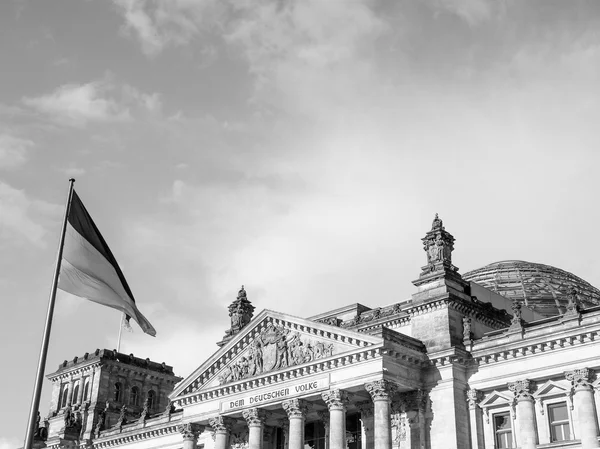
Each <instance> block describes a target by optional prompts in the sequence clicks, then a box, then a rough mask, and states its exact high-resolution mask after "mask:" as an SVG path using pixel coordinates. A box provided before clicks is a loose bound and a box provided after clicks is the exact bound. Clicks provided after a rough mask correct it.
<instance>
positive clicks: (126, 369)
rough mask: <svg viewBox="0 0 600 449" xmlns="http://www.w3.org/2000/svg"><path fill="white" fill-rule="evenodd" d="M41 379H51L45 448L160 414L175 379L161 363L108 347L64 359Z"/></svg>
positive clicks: (178, 379)
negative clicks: (56, 367)
mask: <svg viewBox="0 0 600 449" xmlns="http://www.w3.org/2000/svg"><path fill="white" fill-rule="evenodd" d="M47 378H48V379H49V380H50V381H52V383H53V388H52V398H51V401H50V410H49V414H48V418H47V420H46V421H47V422H46V429H47V442H46V445H47V446H48V447H49V446H52V445H54V444H60V445H61V447H62V446H65V447H70V444H69V442H76V441H91V440H92V439H94V438H97V437H98V436H99V434H100V433H101V432H102V431H103V430H105V429H108V428H110V427H112V426H114V425H115V424H117V423H119V422H120V423H121V424H124V423H127V422H131V421H134V420H138V419H140V417H142V415H144V417H150V416H151V415H155V414H159V413H162V412H163V411H164V410H165V408H167V407H168V406H169V399H168V395H169V394H170V393H171V391H173V388H174V387H175V384H176V383H177V382H179V381H180V380H181V378H180V377H177V376H175V375H174V374H173V368H172V367H171V366H168V365H166V364H165V363H157V362H153V361H151V360H149V359H141V358H138V357H134V355H133V354H130V355H126V354H122V353H120V352H117V351H111V350H109V349H102V350H101V349H96V351H95V352H93V353H92V354H89V353H86V354H85V355H84V356H83V357H75V358H74V359H73V360H71V361H67V360H65V361H64V362H63V363H61V364H60V365H59V367H58V370H57V371H55V372H54V373H52V374H49V375H48V376H47ZM71 445H72V444H71Z"/></svg>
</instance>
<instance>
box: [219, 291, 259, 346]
mask: <svg viewBox="0 0 600 449" xmlns="http://www.w3.org/2000/svg"><path fill="white" fill-rule="evenodd" d="M253 314H254V306H253V305H252V303H251V302H250V301H249V300H248V298H247V296H246V290H245V289H244V286H243V285H242V288H241V289H240V291H239V292H238V295H237V298H236V300H235V301H233V302H232V303H231V304H230V305H229V317H230V318H231V327H230V328H229V329H228V330H226V331H225V338H223V340H222V341H221V342H219V343H217V344H218V345H219V346H222V345H223V344H225V343H226V342H227V341H228V340H230V339H231V337H233V336H234V335H236V334H238V333H239V332H240V331H241V330H242V329H243V328H244V327H245V326H246V325H247V324H248V323H249V322H250V320H251V319H252V316H253Z"/></svg>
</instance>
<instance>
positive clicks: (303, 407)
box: [281, 399, 308, 419]
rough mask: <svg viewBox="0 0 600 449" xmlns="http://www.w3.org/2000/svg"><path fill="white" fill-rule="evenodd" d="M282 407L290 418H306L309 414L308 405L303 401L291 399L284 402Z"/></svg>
mask: <svg viewBox="0 0 600 449" xmlns="http://www.w3.org/2000/svg"><path fill="white" fill-rule="evenodd" d="M281 406H282V407H283V409H284V410H285V412H286V413H287V415H288V418H290V419H292V418H304V417H305V416H306V413H307V412H308V404H307V403H306V401H303V400H302V399H290V400H289V401H283V402H282V403H281Z"/></svg>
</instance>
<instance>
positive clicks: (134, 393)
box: [129, 387, 140, 406]
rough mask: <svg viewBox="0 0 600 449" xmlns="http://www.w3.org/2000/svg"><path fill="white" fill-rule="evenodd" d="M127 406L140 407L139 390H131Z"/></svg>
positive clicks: (134, 388)
mask: <svg viewBox="0 0 600 449" xmlns="http://www.w3.org/2000/svg"><path fill="white" fill-rule="evenodd" d="M129 404H131V405H135V406H138V405H140V389H139V388H138V387H133V388H132V389H131V395H130V396H129Z"/></svg>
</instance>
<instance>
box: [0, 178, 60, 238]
mask: <svg viewBox="0 0 600 449" xmlns="http://www.w3.org/2000/svg"><path fill="white" fill-rule="evenodd" d="M0 210H2V214H0V240H7V241H9V240H12V239H14V238H15V237H18V239H19V240H26V241H28V242H29V243H31V244H33V245H35V246H38V247H45V246H46V243H45V241H44V238H45V237H46V235H47V226H49V225H50V224H55V222H56V221H57V219H58V217H59V216H60V213H61V212H62V207H61V206H59V205H56V204H52V203H48V202H46V201H43V200H38V199H36V198H32V197H30V196H29V195H27V194H26V193H25V192H24V191H23V190H18V189H15V188H14V187H12V186H10V185H8V184H6V183H4V182H2V181H0Z"/></svg>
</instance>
